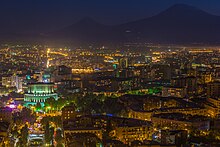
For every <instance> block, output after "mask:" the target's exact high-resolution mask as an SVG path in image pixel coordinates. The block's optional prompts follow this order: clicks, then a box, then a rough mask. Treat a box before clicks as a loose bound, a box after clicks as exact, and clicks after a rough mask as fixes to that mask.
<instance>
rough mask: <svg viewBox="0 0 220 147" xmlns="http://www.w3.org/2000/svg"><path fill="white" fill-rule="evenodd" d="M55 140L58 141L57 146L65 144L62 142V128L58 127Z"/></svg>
mask: <svg viewBox="0 0 220 147" xmlns="http://www.w3.org/2000/svg"><path fill="white" fill-rule="evenodd" d="M55 134H56V135H55V141H56V142H57V146H61V147H62V146H63V145H62V142H63V136H62V131H61V129H57V130H56V133H55Z"/></svg>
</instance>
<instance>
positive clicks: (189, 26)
mask: <svg viewBox="0 0 220 147" xmlns="http://www.w3.org/2000/svg"><path fill="white" fill-rule="evenodd" d="M32 36H33V35H32ZM41 37H42V38H43V40H58V41H66V42H74V43H76V44H91V43H123V42H152V43H219V44H220V16H216V15H212V14H209V13H207V12H205V11H203V10H200V9H198V8H196V7H193V6H189V5H185V4H176V5H173V6H171V7H170V8H168V9H166V10H164V11H162V12H160V13H159V14H157V15H155V16H152V17H149V18H146V19H141V20H137V21H132V22H128V23H124V24H120V25H114V26H108V25H104V24H101V23H98V22H96V21H94V20H93V19H91V18H88V17H87V18H84V19H82V20H80V21H79V22H77V23H75V24H73V25H70V26H67V27H65V28H63V29H60V30H57V31H54V32H52V33H44V35H43V36H41ZM33 38H34V37H33ZM37 38H40V37H39V35H38V37H37Z"/></svg>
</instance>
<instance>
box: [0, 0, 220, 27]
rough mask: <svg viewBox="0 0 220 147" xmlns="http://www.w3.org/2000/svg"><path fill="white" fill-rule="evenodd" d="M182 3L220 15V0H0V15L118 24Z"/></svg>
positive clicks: (53, 22) (14, 19)
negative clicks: (83, 19) (89, 19)
mask: <svg viewBox="0 0 220 147" xmlns="http://www.w3.org/2000/svg"><path fill="white" fill-rule="evenodd" d="M176 3H184V4H189V5H193V6H196V7H198V8H201V9H203V10H205V11H207V12H209V13H212V14H216V15H220V0H1V1H0V17H1V20H2V21H3V20H4V21H5V23H6V24H7V23H10V24H16V25H18V26H19V25H23V24H25V23H33V24H39V25H42V26H45V28H47V27H48V26H50V28H51V29H56V28H59V27H63V26H67V25H69V24H73V23H75V22H77V21H79V20H80V19H82V18H83V17H91V18H93V19H94V20H96V21H98V22H101V23H103V24H120V23H124V22H128V21H132V20H137V19H141V18H146V17H149V16H152V15H155V14H157V13H159V12H160V11H162V10H165V9H167V8H168V7H170V6H172V5H174V4H176Z"/></svg>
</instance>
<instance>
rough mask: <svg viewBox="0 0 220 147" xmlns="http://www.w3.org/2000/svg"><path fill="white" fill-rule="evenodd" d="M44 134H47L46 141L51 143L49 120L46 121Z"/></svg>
mask: <svg viewBox="0 0 220 147" xmlns="http://www.w3.org/2000/svg"><path fill="white" fill-rule="evenodd" d="M44 130H45V131H44V136H45V142H46V143H48V144H49V143H50V125H49V121H47V122H46V125H45V129H44Z"/></svg>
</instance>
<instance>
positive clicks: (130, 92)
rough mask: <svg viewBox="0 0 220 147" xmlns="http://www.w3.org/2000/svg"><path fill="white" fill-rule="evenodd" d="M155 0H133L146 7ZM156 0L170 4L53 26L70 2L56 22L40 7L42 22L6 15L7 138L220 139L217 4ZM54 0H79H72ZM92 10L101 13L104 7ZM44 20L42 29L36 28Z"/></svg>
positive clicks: (175, 143) (139, 146) (201, 143)
mask: <svg viewBox="0 0 220 147" xmlns="http://www.w3.org/2000/svg"><path fill="white" fill-rule="evenodd" d="M95 1H96V0H95ZM128 1H129V2H131V1H130V0H128ZM150 1H152V0H149V1H148V2H140V3H139V4H138V5H137V4H136V3H135V2H132V5H130V4H129V2H127V3H128V4H127V5H128V6H129V7H131V6H134V7H136V6H138V7H137V8H136V9H135V10H138V9H139V8H140V11H141V9H142V6H141V5H140V4H141V3H143V4H145V5H146V4H149V5H150ZM155 1H158V4H155V5H157V6H161V8H162V3H164V4H165V3H166V5H168V4H169V5H171V7H169V8H166V10H164V11H161V9H158V8H155V10H157V9H158V11H159V10H160V12H159V13H158V14H157V15H154V16H150V17H149V18H147V19H142V18H140V20H137V19H139V17H137V16H139V15H140V14H138V13H134V14H133V15H134V16H135V18H137V19H135V20H136V21H130V19H128V20H129V21H130V22H127V23H124V22H123V20H121V24H120V25H102V24H99V23H97V22H96V21H94V20H93V19H91V18H84V19H82V20H80V21H79V22H76V23H74V25H71V26H69V27H64V28H63V29H60V30H59V29H55V28H56V25H59V24H60V26H59V27H57V28H62V25H61V24H62V23H61V22H59V21H64V20H65V19H67V16H68V15H67V14H65V13H64V12H66V11H67V10H65V9H64V8H62V9H60V10H63V11H64V12H63V13H60V15H58V14H57V13H56V15H55V14H53V15H51V14H48V18H47V19H49V17H51V16H53V17H61V16H62V17H64V16H66V17H64V18H62V19H61V18H59V19H58V18H56V19H57V21H55V20H53V19H54V18H51V19H50V21H51V22H50V23H52V22H53V21H55V22H57V24H55V23H54V26H53V27H52V26H51V25H48V24H47V23H48V20H47V19H45V20H44V19H43V18H44V17H43V16H42V15H41V14H35V13H33V14H31V15H33V16H35V15H36V16H35V19H36V20H38V17H42V18H41V19H42V21H43V23H45V25H42V26H41V23H42V22H40V21H39V22H37V23H34V22H31V20H30V28H29V27H26V31H24V30H22V27H23V25H24V24H23V25H21V24H20V23H19V21H18V22H17V25H18V26H17V27H15V26H13V25H12V24H10V23H9V20H5V23H6V24H8V26H11V25H12V26H11V27H12V28H14V29H12V28H10V29H11V31H12V33H13V35H12V36H13V37H12V36H11V33H10V32H7V31H6V30H7V29H6V28H7V27H5V31H6V32H7V33H5V34H4V31H2V30H1V27H2V26H1V24H0V36H1V35H2V34H3V35H5V39H2V40H1V39H0V147H219V146H220V125H219V124H220V38H219V33H220V29H219V28H218V27H219V25H220V13H219V16H218V15H212V14H209V13H208V12H206V11H203V10H200V9H199V8H196V7H193V6H191V5H193V4H195V5H197V3H196V2H189V3H186V4H178V3H176V2H175V3H173V2H162V1H161V0H155ZM201 1H203V0H201ZM0 3H1V2H0ZM30 3H32V2H30ZM160 3H161V4H160ZM213 3H214V0H213ZM25 4H27V5H28V6H29V7H30V8H32V7H31V5H30V4H29V3H27V2H25ZM40 4H43V3H42V2H41V0H40V1H39V2H36V6H42V5H40ZM45 4H51V2H45ZM53 4H54V6H62V5H61V4H63V6H64V5H65V8H66V9H67V8H69V7H71V8H76V7H75V6H72V5H74V4H76V3H74V2H69V3H67V1H66V2H63V3H62V2H60V3H59V2H54V3H53ZM88 4H89V2H88ZM88 4H83V5H88ZM93 4H94V5H95V6H94V8H97V9H98V6H97V5H98V4H100V5H103V7H104V4H103V3H101V2H100V3H98V2H94V3H93ZM111 4H115V0H113V1H112V2H111ZM123 4H126V3H123ZM188 4H189V5H188ZM8 5H10V4H9V3H7V2H6V3H5V6H8ZM17 5H18V4H17ZM17 5H14V6H15V7H16V8H23V7H24V6H19V5H18V6H17ZM151 5H152V7H153V1H152V4H151ZM89 6H90V5H89ZM92 6H93V5H91V7H92ZM119 6H120V4H119ZM123 6H124V5H123ZM219 6H220V3H219V2H216V5H215V6H212V7H211V6H210V7H208V6H207V7H206V10H209V9H211V8H213V9H214V8H216V7H217V8H219ZM52 7H53V6H50V7H48V8H47V9H48V11H49V10H51V12H54V13H55V11H52V10H53V9H52ZM79 7H80V6H79ZM110 7H111V5H109V7H106V8H110ZM201 7H202V5H201ZM204 7H205V6H204ZM34 8H35V9H37V10H36V11H37V12H39V11H40V10H42V12H44V8H43V7H42V8H41V7H40V8H37V7H34ZM56 8H57V7H56ZM120 8H121V7H120ZM146 8H147V7H146ZM76 10H77V12H78V9H76ZM83 10H84V8H83V9H82V10H81V11H80V12H81V13H82V11H83ZM89 10H90V9H88V12H89ZM0 11H1V10H0ZM26 11H30V12H32V11H33V12H34V11H35V10H28V9H27V10H26ZM112 11H113V10H111V13H112ZM22 12H23V11H22ZM46 12H47V11H46ZM67 12H68V13H69V12H75V11H70V10H69V11H67ZM125 12H127V13H128V12H130V11H127V10H125ZM150 12H151V11H150V10H148V13H149V15H150V14H151V13H150ZM85 13H87V11H85ZM89 13H91V15H94V16H97V17H96V18H97V19H98V18H99V17H100V20H102V19H101V16H102V15H103V14H99V15H98V14H96V13H95V12H89ZM103 13H104V12H103ZM105 13H106V14H108V13H107V12H106V11H105ZM115 13H118V9H116V10H115ZM152 13H153V11H152ZM61 14H62V15H61ZM95 14H96V15H95ZM129 14H130V13H129ZM0 15H1V14H0ZM23 15H24V14H23V13H22V17H21V18H23ZM26 15H27V16H29V15H28V14H26ZM26 15H25V17H26ZM74 15H76V14H74ZM108 15H109V16H108V17H109V18H111V15H110V14H108ZM117 15H118V17H120V15H122V14H121V13H119V14H117ZM133 15H131V17H129V18H131V19H133V18H132V17H133ZM7 16H11V17H12V16H16V15H15V14H13V15H12V14H8V15H7ZM125 16H127V15H125ZM45 17H46V16H45ZM75 17H77V16H75ZM78 17H81V15H78ZM105 17H107V15H105ZM114 17H116V15H114ZM127 17H128V16H127ZM140 17H142V16H141V15H140ZM41 19H40V20H41ZM120 19H122V17H120ZM104 20H105V19H103V22H105V21H104ZM201 20H202V21H201ZM206 20H208V21H206ZM25 22H26V21H24V23H25ZM107 22H109V20H108V21H106V23H107ZM112 22H117V21H116V20H115V21H114V19H113V18H112ZM186 22H187V23H186ZM32 23H33V24H32ZM50 23H49V24H50ZM182 23H184V24H182ZM34 24H39V28H37V27H36V26H35V25H34ZM198 24H199V26H198ZM34 26H35V27H36V28H35V27H34ZM40 26H41V27H45V31H43V30H44V29H42V28H41V30H40V31H39V32H40V33H39V32H38V29H40ZM46 26H47V28H46ZM64 26H66V25H64ZM208 26H212V28H207V27H208ZM216 26H218V27H216ZM16 29H18V30H19V31H21V33H18V32H16V31H15V30H16ZM29 29H30V30H29ZM53 29H54V30H55V31H54V30H53ZM201 30H202V31H201ZM197 31H199V32H200V31H201V34H199V33H197ZM37 32H38V33H37ZM6 34H7V35H6ZM23 35H24V36H25V37H24V36H23ZM14 38H16V39H14ZM207 38H208V39H207Z"/></svg>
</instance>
